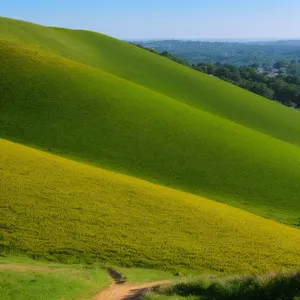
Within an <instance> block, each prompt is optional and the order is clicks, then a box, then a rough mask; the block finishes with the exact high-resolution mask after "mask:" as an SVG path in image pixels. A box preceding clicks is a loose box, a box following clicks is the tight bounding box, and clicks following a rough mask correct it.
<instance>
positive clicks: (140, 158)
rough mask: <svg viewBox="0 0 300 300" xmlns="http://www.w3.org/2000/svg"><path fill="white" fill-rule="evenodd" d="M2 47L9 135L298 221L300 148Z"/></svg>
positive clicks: (63, 63) (74, 66)
mask: <svg viewBox="0 0 300 300" xmlns="http://www.w3.org/2000/svg"><path fill="white" fill-rule="evenodd" d="M0 53H1V55H0V57H1V66H2V67H1V69H0V80H1V82H2V83H3V84H2V86H4V87H5V88H2V89H1V92H0V93H1V98H0V104H1V112H0V123H1V127H0V135H1V136H2V137H3V138H6V139H9V140H14V141H17V142H20V143H24V144H27V145H30V146H34V147H38V148H41V149H43V150H45V151H50V152H53V153H56V154H59V155H64V156H67V157H70V158H72V159H76V160H80V161H84V162H88V163H90V164H94V165H97V166H100V167H104V168H106V169H110V170H113V171H118V172H121V173H125V174H128V175H132V176H135V177H139V178H143V179H146V180H149V181H152V182H154V183H158V184H161V185H165V186H169V187H173V188H177V189H181V190H185V191H188V192H192V193H195V194H199V195H203V196H206V197H209V198H211V199H214V200H218V201H221V202H225V203H228V204H231V205H234V206H237V207H240V208H243V209H246V210H248V211H251V212H253V213H256V214H259V215H262V216H265V217H268V218H273V219H276V220H278V221H281V222H284V223H288V224H291V225H296V226H297V225H298V223H299V221H298V218H299V213H300V202H299V201H298V187H299V182H300V172H299V170H300V155H299V154H300V151H299V148H298V147H296V146H294V145H291V144H289V143H285V142H283V141H280V140H277V139H275V138H273V137H271V136H267V135H265V134H262V133H260V132H257V131H255V130H253V129H249V128H246V127H244V126H241V125H239V124H236V123H234V122H232V121H229V120H225V119H223V118H220V117H218V116H215V115H212V114H210V113H207V112H204V111H202V110H199V109H196V108H194V107H192V106H189V105H187V104H184V103H182V102H178V101H176V100H174V99H172V98H169V97H166V96H163V95H161V94H159V93H157V92H154V91H152V90H149V89H146V88H144V87H141V86H138V85H136V84H134V83H131V82H128V81H125V80H123V79H120V78H118V77H115V76H113V75H111V74H108V73H105V72H103V71H101V70H98V69H95V68H91V67H87V66H85V65H83V64H79V63H76V62H74V61H71V60H68V59H65V58H61V57H58V56H56V55H52V54H49V53H43V52H37V51H35V50H32V49H31V48H23V46H21V45H20V44H13V43H11V42H7V41H2V42H0ZM230 87H231V86H230ZM232 88H235V87H234V86H232ZM250 95H251V94H250ZM251 96H252V95H251ZM262 101H263V100H262ZM282 109H283V110H285V109H286V108H285V107H282ZM291 112H293V111H292V110H291ZM293 113H294V112H293ZM299 128H300V127H299Z"/></svg>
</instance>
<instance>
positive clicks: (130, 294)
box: [93, 280, 170, 300]
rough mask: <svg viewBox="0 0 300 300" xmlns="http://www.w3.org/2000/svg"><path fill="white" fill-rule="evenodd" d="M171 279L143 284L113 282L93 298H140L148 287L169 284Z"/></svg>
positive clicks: (105, 299)
mask: <svg viewBox="0 0 300 300" xmlns="http://www.w3.org/2000/svg"><path fill="white" fill-rule="evenodd" d="M169 283H170V281H168V280H164V281H153V282H148V283H141V284H116V283H114V284H112V285H111V286H110V287H109V288H107V289H106V290H104V291H102V292H101V293H99V294H98V295H97V296H96V297H95V298H94V299H93V300H139V299H140V297H141V295H142V294H143V293H144V292H146V291H147V290H148V289H150V288H153V287H156V286H161V285H165V284H169Z"/></svg>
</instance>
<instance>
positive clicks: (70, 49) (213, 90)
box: [0, 18, 300, 145]
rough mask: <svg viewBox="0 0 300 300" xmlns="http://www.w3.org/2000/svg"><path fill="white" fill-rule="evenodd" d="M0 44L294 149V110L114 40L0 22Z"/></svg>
mask: <svg viewBox="0 0 300 300" xmlns="http://www.w3.org/2000/svg"><path fill="white" fill-rule="evenodd" d="M0 39H2V40H11V41H16V42H22V43H26V44H28V45H31V46H33V47H35V48H37V49H43V50H44V51H50V52H53V53H56V54H59V55H62V56H64V57H67V58H70V59H72V60H75V61H78V62H82V63H84V64H87V65H90V66H93V67H96V68H101V69H103V70H105V71H107V72H109V73H112V74H115V75H116V76H119V77H121V78H124V79H126V80H129V81H132V82H135V83H138V84H139V85H142V86H145V87H148V88H150V89H152V90H155V91H158V92H160V93H162V94H165V95H167V96H169V97H172V98H174V99H176V100H179V101H181V102H185V103H187V104H190V105H192V106H194V107H198V108H201V109H204V110H207V111H209V112H212V113H214V114H217V115H219V116H222V117H225V118H227V119H230V120H233V121H235V122H238V123H240V124H243V125H245V126H248V127H251V128H253V129H255V130H259V131H261V132H264V133H266V134H268V135H271V136H274V137H276V138H278V139H281V140H284V141H288V142H291V143H294V144H296V145H299V144H300V117H299V113H298V112H297V111H296V110H293V109H290V108H287V107H284V106H282V105H280V104H277V103H274V102H271V101H269V100H266V99H264V98H262V97H260V96H257V95H255V94H252V93H250V92H248V91H245V90H242V89H240V88H238V87H236V86H233V85H230V84H228V83H226V82H223V81H221V80H219V79H216V78H213V77H210V76H207V75H204V74H202V73H200V72H196V71H193V70H191V69H189V68H186V67H183V66H181V65H179V64H176V63H174V62H172V61H169V60H168V59H166V58H163V57H159V56H158V55H155V54H152V53H149V52H147V51H145V50H142V49H139V48H138V47H136V46H133V45H130V44H128V43H125V42H121V41H118V40H116V39H113V38H110V37H107V36H104V35H101V34H98V33H94V32H88V31H74V30H67V29H60V28H49V27H42V26H39V25H35V24H31V23H26V22H22V21H16V20H11V19H6V18H0Z"/></svg>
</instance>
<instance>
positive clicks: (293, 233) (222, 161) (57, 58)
mask: <svg viewBox="0 0 300 300" xmlns="http://www.w3.org/2000/svg"><path fill="white" fill-rule="evenodd" d="M0 65H1V68H0V108H1V109H0V138H1V139H0V177H1V181H0V247H1V251H2V252H4V253H10V252H13V253H25V254H26V255H28V256H30V257H32V258H37V259H48V260H50V261H61V262H64V263H70V264H74V263H86V264H93V263H95V262H98V263H99V264H104V263H108V264H110V265H114V266H115V265H117V266H118V268H124V267H125V268H127V267H133V269H131V272H130V274H128V275H126V274H125V276H126V277H129V278H131V279H130V280H132V281H136V279H137V278H140V279H141V281H146V280H147V278H150V277H149V276H151V278H153V280H154V279H156V278H158V277H160V276H164V275H163V274H164V273H163V271H165V270H168V271H171V272H172V273H177V272H180V273H181V272H182V273H184V274H185V273H187V272H191V271H192V272H216V273H219V272H224V273H244V272H246V273H254V272H256V273H262V272H267V271H273V270H275V271H282V270H286V269H295V268H299V266H300V254H299V244H300V232H299V229H298V227H299V226H300V219H299V218H300V202H299V192H298V191H299V182H300V149H299V144H300V118H299V116H300V115H299V111H297V110H293V109H291V108H287V107H284V106H282V105H279V104H277V103H274V102H271V101H269V100H266V99H264V98H262V97H259V96H257V95H254V94H252V93H250V92H247V91H245V90H242V89H239V88H237V87H236V86H233V85H230V84H228V83H225V82H223V81H221V80H218V79H216V78H213V77H210V76H206V75H204V74H201V73H200V72H196V71H194V70H192V69H189V68H186V67H184V66H181V65H179V64H176V63H174V62H172V61H170V60H168V59H166V58H164V57H161V56H158V55H155V54H153V53H150V52H147V51H145V50H143V49H140V48H138V47H136V46H134V45H130V44H128V43H125V42H122V41H118V40H116V39H113V38H111V37H107V36H104V35H101V34H98V33H93V32H88V31H81V30H68V29H62V28H51V27H43V26H39V25H35V24H31V23H27V22H22V21H16V20H11V19H6V18H0ZM282 223H284V224H282ZM134 268H148V271H147V275H142V273H143V272H142V271H140V270H136V269H134ZM149 269H152V270H153V271H152V272H153V273H151V272H150V271H149ZM154 270H156V271H154ZM157 270H160V271H157ZM125 272H126V271H125ZM125 272H124V273H125ZM160 272H162V273H160ZM150 273H151V274H150ZM143 274H144V273H143ZM19 275H20V276H21V277H22V276H27V275H28V274H26V275H24V274H19ZM19 275H18V276H19ZM9 276H10V275H9ZM9 276H8V277H7V278H11V279H10V280H11V282H12V283H13V282H14V280H17V281H18V280H21V281H22V280H23V279H22V278H23V277H22V278H21V277H20V278H14V277H13V276H12V275H11V276H10V277H9ZM30 276H31V275H30ZM43 276H44V275H43ZM45 276H46V274H45ZM47 276H48V275H47ZM49 276H50V275H49ZM145 276H146V277H145ZM24 280H27V279H26V278H25V279H24ZM28 280H29V281H30V280H35V279H30V278H29V279H28ZM42 280H45V281H47V282H49V281H51V282H52V278H51V276H50V277H47V278H46V277H45V279H42ZM61 280H64V279H61ZM58 285H59V286H62V285H64V283H58ZM75 285H76V284H75ZM58 290H59V289H58ZM75 290H77V288H76V287H75ZM75 290H73V289H71V290H70V291H69V292H70V293H71V294H72V293H73V292H74V293H75V292H76V291H75ZM165 296H166V297H168V295H164V296H162V297H165ZM179 296H180V295H179ZM154 297H159V296H158V295H156V296H154Z"/></svg>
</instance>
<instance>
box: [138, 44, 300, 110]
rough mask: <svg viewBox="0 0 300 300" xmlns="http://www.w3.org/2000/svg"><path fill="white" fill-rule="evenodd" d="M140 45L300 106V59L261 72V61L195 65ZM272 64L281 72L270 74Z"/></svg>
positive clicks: (204, 71)
mask: <svg viewBox="0 0 300 300" xmlns="http://www.w3.org/2000/svg"><path fill="white" fill-rule="evenodd" d="M137 46H138V47H141V48H143V49H145V50H148V51H150V52H153V53H156V54H158V55H161V56H164V57H167V58H169V59H171V60H173V61H175V62H177V63H179V64H182V65H185V66H188V67H190V68H193V69H194V70H197V71H200V72H203V73H205V74H208V75H211V76H215V77H218V78H220V79H222V80H225V81H227V82H230V83H232V84H235V85H237V86H239V87H241V88H243V89H246V90H248V91H251V92H253V93H255V94H258V95H261V96H263V97H265V98H268V99H271V100H275V101H278V102H280V103H282V104H284V105H286V106H293V107H296V108H299V107H300V61H296V60H293V61H290V62H284V61H280V62H277V63H275V64H274V66H272V67H270V66H263V67H264V69H265V70H266V72H263V73H262V74H260V73H259V72H258V68H259V65H257V64H254V65H251V66H241V67H237V66H233V65H226V64H224V65H223V64H221V63H216V64H212V63H204V62H202V63H198V64H197V65H195V64H193V65H191V64H189V63H188V62H187V61H185V60H183V59H180V58H178V57H176V56H174V55H172V54H171V53H169V52H167V51H163V52H157V51H156V50H154V49H151V48H145V47H143V46H142V45H137ZM272 68H276V69H278V71H279V72H278V74H276V76H270V73H269V72H268V70H271V69H272ZM292 74H293V75H292Z"/></svg>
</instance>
